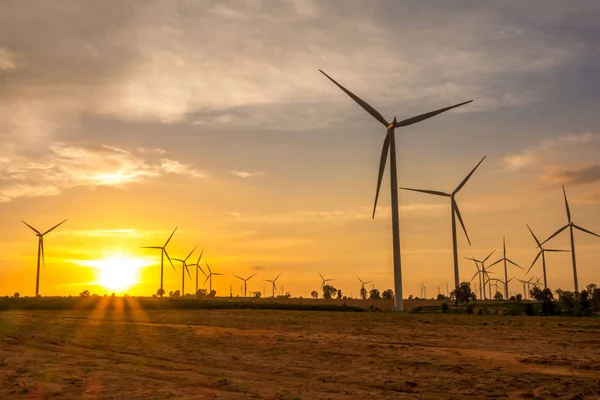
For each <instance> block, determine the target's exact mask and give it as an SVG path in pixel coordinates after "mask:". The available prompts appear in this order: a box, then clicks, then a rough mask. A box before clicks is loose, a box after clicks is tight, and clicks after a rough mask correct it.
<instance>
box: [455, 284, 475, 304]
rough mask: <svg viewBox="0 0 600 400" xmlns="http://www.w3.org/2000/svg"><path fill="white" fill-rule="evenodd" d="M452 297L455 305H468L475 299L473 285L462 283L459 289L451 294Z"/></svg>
mask: <svg viewBox="0 0 600 400" xmlns="http://www.w3.org/2000/svg"><path fill="white" fill-rule="evenodd" d="M450 297H452V298H454V304H455V305H458V303H468V302H469V301H471V300H474V299H475V293H473V292H472V291H471V284H470V283H469V282H463V283H461V284H460V285H459V286H458V288H456V289H454V290H453V291H452V292H450Z"/></svg>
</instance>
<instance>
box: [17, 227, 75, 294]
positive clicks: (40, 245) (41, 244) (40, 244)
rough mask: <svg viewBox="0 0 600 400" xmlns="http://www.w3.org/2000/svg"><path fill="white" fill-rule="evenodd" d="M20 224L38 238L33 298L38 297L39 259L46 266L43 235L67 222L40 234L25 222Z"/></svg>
mask: <svg viewBox="0 0 600 400" xmlns="http://www.w3.org/2000/svg"><path fill="white" fill-rule="evenodd" d="M21 222H22V223H24V224H25V225H27V226H28V227H29V228H30V229H31V230H32V231H34V232H35V236H37V237H38V255H37V272H36V275H35V297H38V296H39V294H40V257H41V260H42V263H43V264H44V265H46V261H45V259H44V235H46V234H47V233H50V232H52V231H53V230H55V229H56V228H58V227H59V226H60V225H62V224H64V223H65V222H67V220H66V219H65V220H64V221H62V222H60V223H58V224H56V225H54V226H53V227H52V228H50V229H48V230H47V231H46V232H44V233H41V232H40V231H38V230H37V229H35V228H34V227H33V226H31V225H29V224H28V223H27V222H25V221H23V220H21Z"/></svg>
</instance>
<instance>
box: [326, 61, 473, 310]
mask: <svg viewBox="0 0 600 400" xmlns="http://www.w3.org/2000/svg"><path fill="white" fill-rule="evenodd" d="M319 71H320V72H321V73H322V74H323V75H325V76H326V77H327V78H328V79H329V80H330V81H331V82H333V83H334V84H335V85H336V86H337V87H338V88H340V89H341V90H342V91H343V92H344V93H346V94H347V95H348V96H350V98H352V100H354V101H355V102H356V103H358V105H360V106H361V107H362V108H363V109H364V110H365V111H366V112H368V113H369V114H371V116H373V118H375V119H376V120H377V121H379V122H380V123H381V124H383V125H384V126H385V127H386V129H387V134H386V136H385V140H384V141H383V148H382V150H381V157H380V159H379V174H378V177H377V189H376V191H375V204H374V206H373V218H375V210H376V209H377V199H378V197H379V189H380V188H381V181H382V179H383V172H384V170H385V165H386V162H387V156H388V153H389V154H390V189H391V190H390V192H391V206H392V243H393V250H394V292H395V293H396V296H395V307H394V308H395V310H396V311H403V310H404V305H403V301H402V266H401V257H400V216H399V210H398V175H397V174H398V172H397V167H396V135H395V129H396V128H401V127H404V126H409V125H412V124H416V123H418V122H421V121H424V120H426V119H429V118H431V117H434V116H436V115H438V114H441V113H443V112H445V111H448V110H451V109H453V108H456V107H459V106H462V105H463V104H467V103H470V102H471V101H473V100H469V101H465V102H463V103H459V104H455V105H453V106H450V107H445V108H440V109H439V110H435V111H430V112H428V113H425V114H420V115H417V116H415V117H412V118H408V119H405V120H402V121H396V117H394V120H393V121H392V122H391V123H390V122H388V121H387V120H386V119H385V118H384V117H383V116H382V115H381V114H380V113H379V112H378V111H377V110H375V109H374V108H373V107H371V106H370V105H369V104H367V103H366V102H365V101H364V100H362V99H361V98H360V97H358V96H356V95H355V94H354V93H352V92H351V91H349V90H348V89H346V88H345V87H343V86H342V85H340V84H339V83H337V82H336V81H335V80H334V79H333V78H331V77H330V76H329V75H327V74H326V73H325V72H323V71H321V70H319Z"/></svg>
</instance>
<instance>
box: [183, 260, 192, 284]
mask: <svg viewBox="0 0 600 400" xmlns="http://www.w3.org/2000/svg"><path fill="white" fill-rule="evenodd" d="M183 267H184V268H185V272H187V274H188V276H189V277H190V280H191V279H192V275H190V270H189V268H188V266H187V265H186V264H185V263H183Z"/></svg>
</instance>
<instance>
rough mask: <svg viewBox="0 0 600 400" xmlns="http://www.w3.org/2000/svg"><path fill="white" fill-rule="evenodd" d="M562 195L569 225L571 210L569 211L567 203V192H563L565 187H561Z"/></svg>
mask: <svg viewBox="0 0 600 400" xmlns="http://www.w3.org/2000/svg"><path fill="white" fill-rule="evenodd" d="M562 188H563V195H564V196H565V207H566V209H567V218H568V219H569V223H571V210H570V209H569V201H568V200H567V192H566V191H565V185H563V187H562Z"/></svg>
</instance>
